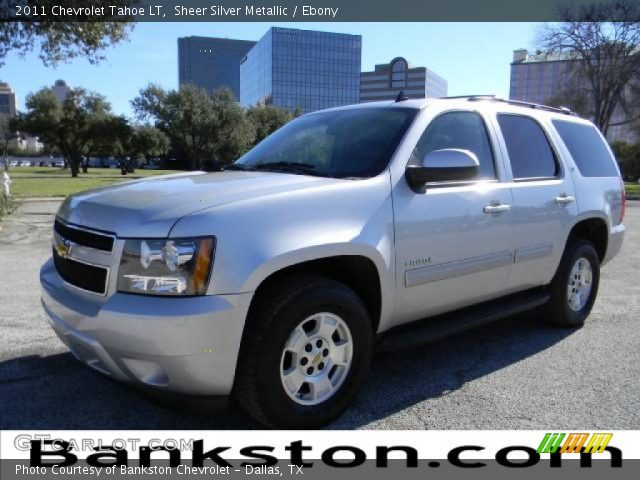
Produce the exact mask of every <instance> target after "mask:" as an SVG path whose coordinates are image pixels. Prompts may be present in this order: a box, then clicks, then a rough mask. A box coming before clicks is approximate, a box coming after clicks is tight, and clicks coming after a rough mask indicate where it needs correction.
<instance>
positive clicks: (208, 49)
mask: <svg viewBox="0 0 640 480" xmlns="http://www.w3.org/2000/svg"><path fill="white" fill-rule="evenodd" d="M255 44H256V42H251V41H248V40H232V39H229V38H211V37H183V38H178V80H179V83H180V85H182V84H185V83H190V84H193V85H195V86H197V87H201V88H204V89H206V90H207V91H208V92H212V91H214V90H215V89H217V88H220V87H228V88H230V89H231V91H232V92H233V94H234V95H235V97H236V98H237V99H239V98H240V62H241V61H242V59H243V58H244V57H245V55H246V54H247V52H248V51H249V50H251V47H253V46H254V45H255Z"/></svg>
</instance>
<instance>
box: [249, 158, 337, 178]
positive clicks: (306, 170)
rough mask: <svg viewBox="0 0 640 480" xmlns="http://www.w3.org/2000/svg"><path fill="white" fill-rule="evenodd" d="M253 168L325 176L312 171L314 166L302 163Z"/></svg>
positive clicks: (281, 163)
mask: <svg viewBox="0 0 640 480" xmlns="http://www.w3.org/2000/svg"><path fill="white" fill-rule="evenodd" d="M254 168H255V169H256V170H271V171H282V172H295V173H303V174H305V175H315V176H320V177H324V176H326V175H325V174H322V173H319V172H316V171H314V168H316V166H315V165H312V164H310V163H302V162H269V163H259V164H258V165H255V166H254Z"/></svg>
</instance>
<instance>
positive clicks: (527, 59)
mask: <svg viewBox="0 0 640 480" xmlns="http://www.w3.org/2000/svg"><path fill="white" fill-rule="evenodd" d="M577 61H578V60H577V59H576V58H575V57H574V56H571V55H570V54H568V53H565V52H563V53H558V54H530V53H529V52H528V51H527V50H525V49H519V50H514V52H513V61H512V62H511V82H510V89H509V98H510V99H511V100H522V101H525V102H533V103H542V104H547V103H556V102H555V100H557V99H558V96H559V95H560V96H562V94H563V92H565V91H567V89H572V88H579V89H586V90H588V87H587V85H586V79H585V78H583V76H581V75H580V69H579V68H577V67H578V65H577V64H576V62H577ZM555 106H562V105H555ZM624 119H625V114H624V112H622V111H621V110H618V111H616V112H614V114H613V119H612V121H613V123H616V122H618V121H623V120H624ZM607 137H608V139H609V140H621V141H626V142H635V141H637V139H638V138H637V135H636V133H635V132H634V128H632V127H631V125H617V126H612V127H609V131H608V133H607Z"/></svg>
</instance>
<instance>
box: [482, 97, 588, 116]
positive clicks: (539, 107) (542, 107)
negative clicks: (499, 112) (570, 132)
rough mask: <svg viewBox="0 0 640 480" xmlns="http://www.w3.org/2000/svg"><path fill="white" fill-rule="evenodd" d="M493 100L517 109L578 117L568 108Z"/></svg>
mask: <svg viewBox="0 0 640 480" xmlns="http://www.w3.org/2000/svg"><path fill="white" fill-rule="evenodd" d="M493 100H494V101H496V102H502V103H507V104H509V105H515V106H517V107H527V108H534V109H536V110H544V111H547V112H555V113H563V114H565V115H574V116H577V114H576V113H574V112H572V111H571V110H570V109H568V108H567V107H551V106H549V105H543V104H541V103H532V102H525V101H522V100H506V99H504V98H494V99H493Z"/></svg>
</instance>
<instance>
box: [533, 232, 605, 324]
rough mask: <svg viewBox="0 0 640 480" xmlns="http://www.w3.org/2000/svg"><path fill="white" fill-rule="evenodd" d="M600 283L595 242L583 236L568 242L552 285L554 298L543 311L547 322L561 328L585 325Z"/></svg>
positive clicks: (550, 289)
mask: <svg viewBox="0 0 640 480" xmlns="http://www.w3.org/2000/svg"><path fill="white" fill-rule="evenodd" d="M576 269H577V270H576ZM589 270H590V273H589ZM576 275H578V277H576ZM599 283H600V260H599V257H598V252H596V249H595V248H594V246H593V244H592V243H591V242H589V241H588V240H583V239H576V240H574V241H573V242H571V243H570V244H568V246H567V248H566V250H565V252H564V255H563V256H562V260H561V261H560V266H559V267H558V271H557V272H556V274H555V276H554V278H553V280H552V282H551V284H550V285H549V293H550V294H551V299H550V300H549V303H548V304H547V305H545V306H544V308H543V310H542V313H543V315H544V320H545V322H546V323H548V324H550V325H554V326H557V327H581V326H583V325H584V322H585V320H586V319H587V317H588V316H589V313H590V312H591V308H592V307H593V304H594V302H595V300H596V296H597V294H598V285H599ZM586 284H589V287H588V288H587V285H586ZM587 291H588V294H585V292H587ZM572 292H573V293H572ZM579 294H581V295H579Z"/></svg>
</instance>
